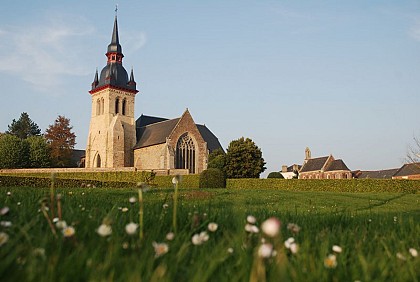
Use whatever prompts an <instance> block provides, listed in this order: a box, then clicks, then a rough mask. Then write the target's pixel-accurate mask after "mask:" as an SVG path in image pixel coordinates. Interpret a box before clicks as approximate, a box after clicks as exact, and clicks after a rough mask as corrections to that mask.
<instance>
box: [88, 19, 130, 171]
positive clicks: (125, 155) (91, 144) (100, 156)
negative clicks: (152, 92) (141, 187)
mask: <svg viewBox="0 0 420 282" xmlns="http://www.w3.org/2000/svg"><path fill="white" fill-rule="evenodd" d="M105 55H106V57H107V64H106V66H105V67H104V68H103V69H102V71H101V75H100V76H98V70H96V73H95V78H94V80H93V83H92V89H91V90H90V91H89V93H90V95H91V97H92V114H91V118H90V127H89V137H88V141H87V148H86V167H87V168H92V167H107V168H111V167H127V166H133V163H134V161H133V158H134V153H133V147H134V145H135V144H136V126H135V120H134V100H135V96H136V94H137V92H138V91H137V89H136V82H135V81H134V74H133V70H131V75H130V77H129V76H128V74H127V71H126V70H125V68H124V67H123V65H122V59H123V57H124V55H123V54H122V48H121V45H120V43H119V38H118V24H117V16H116V15H115V20H114V30H113V32H112V39H111V43H110V44H109V45H108V51H107V53H106V54H105Z"/></svg>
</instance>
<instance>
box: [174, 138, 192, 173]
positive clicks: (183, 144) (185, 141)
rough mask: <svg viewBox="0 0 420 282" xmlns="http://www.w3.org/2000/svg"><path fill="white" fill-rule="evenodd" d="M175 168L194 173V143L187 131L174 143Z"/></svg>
mask: <svg viewBox="0 0 420 282" xmlns="http://www.w3.org/2000/svg"><path fill="white" fill-rule="evenodd" d="M175 168H178V169H188V170H189V172H190V173H195V145H194V141H193V139H192V138H191V136H189V135H188V133H185V134H183V135H182V136H181V137H180V138H179V140H178V143H177V144H176V155H175Z"/></svg>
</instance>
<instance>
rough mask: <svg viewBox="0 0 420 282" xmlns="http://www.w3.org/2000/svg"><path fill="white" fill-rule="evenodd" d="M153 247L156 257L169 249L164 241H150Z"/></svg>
mask: <svg viewBox="0 0 420 282" xmlns="http://www.w3.org/2000/svg"><path fill="white" fill-rule="evenodd" d="M152 245H153V248H155V258H158V257H160V256H162V255H164V254H166V253H167V252H168V251H169V246H168V244H166V243H156V242H153V243H152Z"/></svg>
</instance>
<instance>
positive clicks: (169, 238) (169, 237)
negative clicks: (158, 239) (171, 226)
mask: <svg viewBox="0 0 420 282" xmlns="http://www.w3.org/2000/svg"><path fill="white" fill-rule="evenodd" d="M174 238H175V233H173V232H169V233H168V234H166V240H168V241H172V240H173V239H174Z"/></svg>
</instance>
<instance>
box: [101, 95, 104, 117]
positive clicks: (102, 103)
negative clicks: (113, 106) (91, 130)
mask: <svg viewBox="0 0 420 282" xmlns="http://www.w3.org/2000/svg"><path fill="white" fill-rule="evenodd" d="M104 108H105V101H104V98H102V99H101V114H103V113H104Z"/></svg>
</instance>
